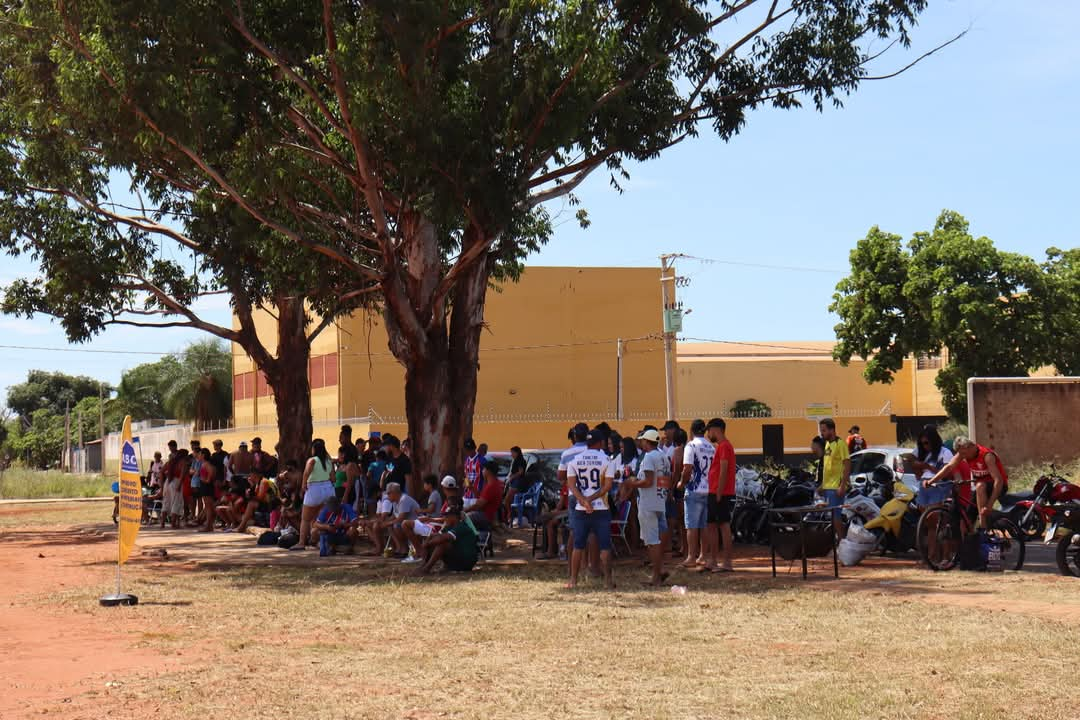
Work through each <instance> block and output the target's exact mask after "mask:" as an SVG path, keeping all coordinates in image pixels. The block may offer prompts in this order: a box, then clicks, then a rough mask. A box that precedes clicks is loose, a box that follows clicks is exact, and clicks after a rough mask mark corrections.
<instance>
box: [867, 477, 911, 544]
mask: <svg viewBox="0 0 1080 720" xmlns="http://www.w3.org/2000/svg"><path fill="white" fill-rule="evenodd" d="M918 487H919V484H918V480H917V479H916V478H915V476H914V475H911V474H907V475H904V477H903V480H901V481H897V482H895V483H893V486H892V490H891V492H890V495H891V499H890V500H889V501H888V502H886V503H885V504H884V505H883V506H882V508H881V513H880V514H879V515H878V516H877V517H876V518H874V519H872V520H868V521H867V522H866V523H865V524H863V529H864V530H869V531H870V532H872V533H874V534H875V535H877V536H878V538H879V542H878V547H880V548H881V549H882V550H884V551H886V552H892V553H905V552H908V551H909V550H914V549H915V547H916V544H917V541H918V535H917V533H916V529H917V528H918V526H919V515H920V511H919V507H918V505H916V503H915V497H916V496H917V495H918V493H919V490H918Z"/></svg>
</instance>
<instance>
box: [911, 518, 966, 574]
mask: <svg viewBox="0 0 1080 720" xmlns="http://www.w3.org/2000/svg"><path fill="white" fill-rule="evenodd" d="M915 537H916V542H917V544H918V548H919V554H920V555H922V559H923V560H925V561H926V564H927V565H929V566H930V567H931V568H932V569H934V570H952V569H953V568H954V567H956V563H957V562H958V561H959V560H960V528H959V527H958V526H957V523H956V522H955V521H954V520H953V516H952V513H951V512H949V511H948V510H947V509H946V508H943V507H935V508H930V509H929V510H927V511H926V512H924V513H923V514H922V516H921V517H920V518H919V524H918V525H917V526H916V527H915Z"/></svg>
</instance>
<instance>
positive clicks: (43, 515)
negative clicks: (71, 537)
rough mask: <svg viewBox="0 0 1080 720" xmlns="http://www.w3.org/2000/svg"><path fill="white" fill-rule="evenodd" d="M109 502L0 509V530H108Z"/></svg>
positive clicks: (110, 521)
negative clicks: (101, 526) (99, 527)
mask: <svg viewBox="0 0 1080 720" xmlns="http://www.w3.org/2000/svg"><path fill="white" fill-rule="evenodd" d="M112 509H113V504H112V503H111V502H80V503H41V504H33V505H4V506H0V528H18V527H42V526H55V525H97V524H107V525H108V526H109V527H112V524H113V523H112Z"/></svg>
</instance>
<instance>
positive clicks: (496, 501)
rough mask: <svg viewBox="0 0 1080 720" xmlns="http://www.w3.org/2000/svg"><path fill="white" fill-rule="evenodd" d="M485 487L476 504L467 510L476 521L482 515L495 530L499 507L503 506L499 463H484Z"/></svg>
mask: <svg viewBox="0 0 1080 720" xmlns="http://www.w3.org/2000/svg"><path fill="white" fill-rule="evenodd" d="M483 486H484V489H483V490H481V491H480V497H478V498H477V499H476V504H475V505H473V506H472V507H469V508H466V510H468V512H469V513H470V515H472V516H473V518H474V519H475V517H476V514H477V513H480V514H482V515H483V516H484V519H485V520H487V522H488V524H489V525H490V526H491V527H492V528H494V527H495V525H496V523H497V522H498V521H499V507H500V505H502V499H503V497H502V496H503V484H502V481H501V480H499V464H498V463H496V462H494V461H490V460H489V461H488V462H486V463H484V478H483ZM481 529H482V530H483V529H485V528H481Z"/></svg>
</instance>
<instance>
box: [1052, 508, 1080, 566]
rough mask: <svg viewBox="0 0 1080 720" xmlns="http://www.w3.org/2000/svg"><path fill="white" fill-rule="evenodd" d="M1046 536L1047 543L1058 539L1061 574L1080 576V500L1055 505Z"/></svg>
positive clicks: (1058, 563) (1058, 562) (1058, 560)
mask: <svg viewBox="0 0 1080 720" xmlns="http://www.w3.org/2000/svg"><path fill="white" fill-rule="evenodd" d="M1059 535H1060V539H1059V538H1058V536H1059ZM1044 537H1045V542H1046V544H1047V545H1049V544H1051V543H1052V542H1054V541H1055V540H1057V543H1058V546H1057V565H1058V570H1060V571H1061V574H1062V575H1070V576H1072V577H1080V502H1072V503H1068V504H1065V505H1058V506H1057V507H1055V508H1054V516H1053V517H1052V518H1051V520H1050V524H1049V526H1048V527H1047V528H1046V534H1045V536H1044Z"/></svg>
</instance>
